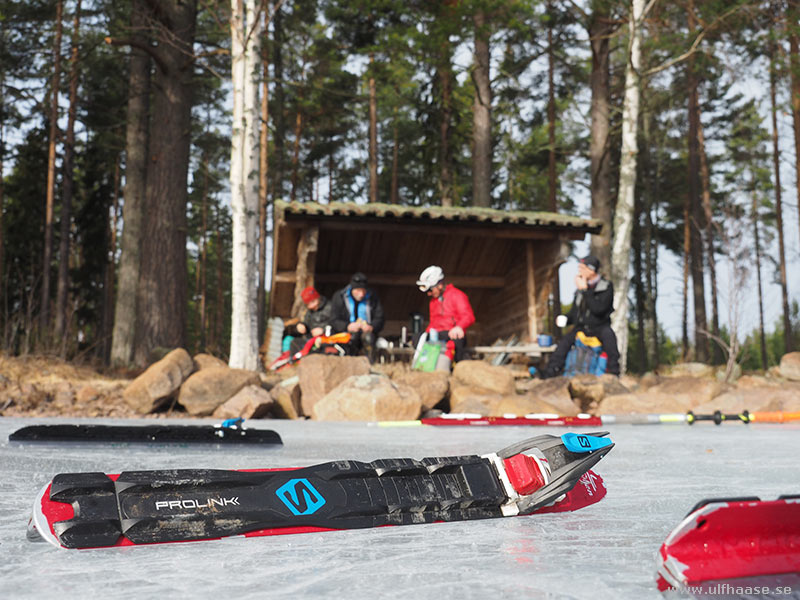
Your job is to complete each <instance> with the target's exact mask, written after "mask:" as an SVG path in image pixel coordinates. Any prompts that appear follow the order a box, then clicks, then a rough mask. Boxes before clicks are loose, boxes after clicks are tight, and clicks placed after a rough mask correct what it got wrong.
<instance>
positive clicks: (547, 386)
mask: <svg viewBox="0 0 800 600" xmlns="http://www.w3.org/2000/svg"><path fill="white" fill-rule="evenodd" d="M612 377H613V376H612ZM530 395H531V397H532V398H535V399H537V400H539V401H542V402H546V403H547V404H549V405H551V406H553V407H554V408H555V409H556V410H555V412H556V414H558V415H559V416H562V417H574V416H576V415H577V414H578V413H580V412H581V411H580V408H579V407H578V405H577V404H575V402H574V401H573V400H572V395H571V394H570V393H569V379H567V378H566V377H554V378H552V379H545V380H544V381H542V382H541V383H539V385H537V386H536V387H535V388H533V389H532V390H531V391H530Z"/></svg>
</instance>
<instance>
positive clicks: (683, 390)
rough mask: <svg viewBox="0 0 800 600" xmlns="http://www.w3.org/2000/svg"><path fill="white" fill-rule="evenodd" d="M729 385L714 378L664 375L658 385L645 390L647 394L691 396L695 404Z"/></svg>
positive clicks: (702, 402) (705, 400) (703, 401)
mask: <svg viewBox="0 0 800 600" xmlns="http://www.w3.org/2000/svg"><path fill="white" fill-rule="evenodd" d="M728 387H729V386H727V385H726V384H724V383H722V382H720V381H717V380H716V379H706V378H697V377H688V376H686V375H683V376H680V377H664V378H662V379H661V382H660V383H659V384H658V385H654V386H653V387H651V388H649V389H648V390H647V393H648V394H662V395H665V396H669V395H675V396H682V395H686V396H692V397H693V398H694V403H695V404H704V403H705V402H709V401H710V400H711V399H713V398H715V397H716V396H719V395H720V394H721V393H723V392H724V391H726V390H727V389H728Z"/></svg>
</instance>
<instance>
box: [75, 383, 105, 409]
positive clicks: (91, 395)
mask: <svg viewBox="0 0 800 600" xmlns="http://www.w3.org/2000/svg"><path fill="white" fill-rule="evenodd" d="M100 395H101V393H100V391H99V390H98V389H97V388H96V387H94V386H93V385H84V386H83V387H82V388H81V389H79V390H78V393H77V394H75V402H76V404H78V406H80V405H82V404H88V403H89V402H94V401H95V400H97V399H98V398H99V397H100Z"/></svg>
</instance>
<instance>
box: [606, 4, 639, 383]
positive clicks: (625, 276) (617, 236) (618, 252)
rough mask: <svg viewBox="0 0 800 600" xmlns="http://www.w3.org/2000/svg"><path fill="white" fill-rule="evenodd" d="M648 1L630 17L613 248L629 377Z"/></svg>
mask: <svg viewBox="0 0 800 600" xmlns="http://www.w3.org/2000/svg"><path fill="white" fill-rule="evenodd" d="M644 4H645V0H632V2H631V13H630V17H629V22H628V25H629V28H630V41H629V43H628V62H627V65H626V67H625V97H624V101H623V107H622V153H621V155H620V168H619V195H618V197H617V208H616V211H615V212H614V241H613V244H612V247H611V279H612V282H613V283H614V306H615V311H614V312H613V313H612V315H611V327H612V329H613V330H614V333H615V334H616V335H617V344H618V347H619V354H620V373H625V369H626V367H627V362H628V361H627V353H628V289H629V287H630V276H629V268H630V254H631V237H632V233H633V219H634V195H635V192H636V160H637V157H638V152H639V148H638V144H637V140H636V134H637V125H638V120H639V95H640V92H639V68H640V64H641V38H642V33H641V26H642V18H643V16H644Z"/></svg>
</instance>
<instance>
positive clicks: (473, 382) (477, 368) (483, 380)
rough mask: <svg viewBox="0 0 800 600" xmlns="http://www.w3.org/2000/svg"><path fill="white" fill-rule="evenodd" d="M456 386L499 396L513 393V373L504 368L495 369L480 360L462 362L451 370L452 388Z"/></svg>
mask: <svg viewBox="0 0 800 600" xmlns="http://www.w3.org/2000/svg"><path fill="white" fill-rule="evenodd" d="M456 384H458V385H463V386H468V387H472V388H477V389H482V390H486V391H487V392H491V393H494V394H500V395H501V396H510V395H512V394H513V393H514V392H515V383H514V373H512V372H511V371H510V370H509V369H506V368H504V367H495V366H494V365H490V364H489V363H487V362H485V361H482V360H462V361H460V362H457V363H456V366H455V367H454V368H453V386H455V385H456Z"/></svg>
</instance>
